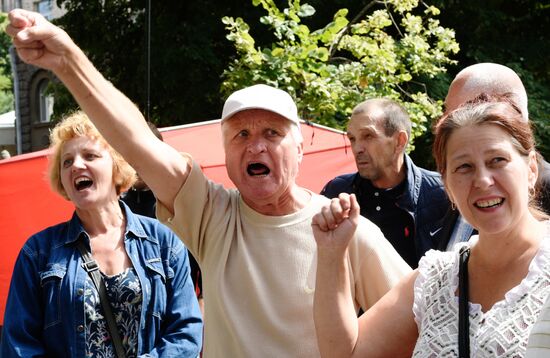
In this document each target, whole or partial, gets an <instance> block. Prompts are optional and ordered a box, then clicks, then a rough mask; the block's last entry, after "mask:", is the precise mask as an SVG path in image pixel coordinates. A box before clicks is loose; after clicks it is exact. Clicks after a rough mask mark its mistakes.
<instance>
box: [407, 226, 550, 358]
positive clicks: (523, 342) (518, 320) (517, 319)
mask: <svg viewBox="0 0 550 358" xmlns="http://www.w3.org/2000/svg"><path fill="white" fill-rule="evenodd" d="M548 228H550V225H549V224H548V222H547V232H546V234H545V237H544V239H543V241H542V243H541V247H540V249H539V251H538V252H537V254H536V255H535V257H534V258H533V260H532V261H531V264H530V265H529V272H528V274H527V276H526V277H525V278H524V279H523V280H522V281H521V283H520V284H519V285H518V286H516V287H514V288H512V289H511V290H510V291H508V292H507V293H506V295H505V296H504V299H503V300H501V301H499V302H497V303H495V304H494V306H493V307H492V308H491V309H490V310H489V311H487V312H485V313H483V312H482V311H481V305H479V304H476V303H471V302H470V305H469V306H470V307H469V308H470V354H471V356H472V357H491V358H494V357H523V356H524V355H525V349H526V346H527V339H528V336H529V332H530V330H531V327H532V326H533V324H534V323H535V321H536V320H537V318H538V316H539V313H540V310H541V308H542V306H543V304H544V302H545V301H546V298H547V297H548V294H549V293H550V233H549V230H548ZM477 239H478V237H477V236H474V237H472V239H470V242H463V243H458V244H457V245H456V246H455V248H454V249H453V251H452V252H439V251H435V250H430V251H429V252H427V253H426V256H424V257H423V258H422V259H421V260H420V263H419V268H418V270H419V275H418V278H417V279H416V282H415V285H414V305H413V312H414V316H415V321H416V324H417V325H418V332H419V336H418V341H417V342H416V347H415V349H414V353H413V357H458V297H457V296H456V294H455V292H456V290H457V288H458V251H459V250H460V248H461V247H462V246H465V245H472V244H473V243H475V242H476V241H477Z"/></svg>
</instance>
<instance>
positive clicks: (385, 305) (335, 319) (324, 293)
mask: <svg viewBox="0 0 550 358" xmlns="http://www.w3.org/2000/svg"><path fill="white" fill-rule="evenodd" d="M358 216H359V205H358V204H357V201H356V199H355V196H354V195H351V196H350V195H348V194H340V196H339V197H338V199H332V201H331V203H330V205H327V206H325V207H324V208H323V209H322V211H321V212H320V213H319V214H317V215H316V216H315V217H314V218H313V220H312V227H313V233H314V236H315V240H316V242H317V259H318V262H317V278H316V286H315V298H314V307H313V309H314V320H315V329H316V332H317V341H318V343H319V350H320V352H321V356H323V357H410V356H411V354H412V351H413V348H414V344H415V342H416V340H417V338H418V330H417V327H416V323H415V321H414V315H413V311H412V307H413V301H414V292H413V286H414V281H415V279H416V276H417V272H416V271H413V272H412V273H410V274H409V275H407V276H406V277H404V278H403V279H402V280H401V281H400V282H399V284H397V285H396V286H395V287H394V288H393V289H392V290H390V292H388V293H387V294H386V295H385V296H384V297H382V299H380V301H378V302H377V303H376V304H375V305H374V306H373V307H372V308H371V309H369V310H368V311H367V312H366V313H365V314H363V315H362V316H361V317H360V318H359V319H358V318H357V314H356V312H355V308H354V304H353V299H352V295H351V284H350V280H349V272H348V270H349V267H348V264H347V260H346V256H347V254H348V251H347V246H348V244H349V241H350V240H351V238H352V237H353V234H354V232H355V228H356V227H357V217H358Z"/></svg>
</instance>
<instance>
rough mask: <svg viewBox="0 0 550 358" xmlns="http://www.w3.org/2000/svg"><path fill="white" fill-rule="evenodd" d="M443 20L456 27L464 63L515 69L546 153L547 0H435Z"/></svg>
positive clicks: (549, 128) (549, 111)
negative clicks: (527, 98) (504, 66)
mask: <svg viewBox="0 0 550 358" xmlns="http://www.w3.org/2000/svg"><path fill="white" fill-rule="evenodd" d="M432 3H433V4H435V5H436V6H438V7H440V8H441V9H442V11H443V13H442V15H443V16H442V18H441V22H442V23H443V24H444V25H445V26H450V27H452V28H454V29H455V30H456V33H457V39H458V41H459V42H460V44H461V48H462V51H461V53H460V54H459V55H458V57H457V60H458V61H459V66H455V67H454V68H451V69H450V72H451V73H452V74H453V75H454V74H455V73H457V72H458V71H459V70H461V69H462V68H464V67H466V66H468V65H470V64H473V63H479V62H496V63H500V64H503V65H506V66H508V67H510V68H512V69H513V70H514V71H516V72H517V73H518V74H519V76H520V77H521V79H522V81H523V83H524V85H525V87H526V89H527V95H528V97H529V115H530V118H531V121H532V122H533V124H534V128H535V134H536V137H537V148H538V149H539V150H540V151H541V153H542V154H543V156H544V157H545V158H546V159H548V158H550V140H549V139H550V121H549V116H550V87H549V85H548V83H550V62H549V61H548V60H547V59H548V57H550V46H548V44H549V43H550V3H549V2H548V1H533V0H490V1H477V0H460V1H458V0H451V1H448V0H433V1H432Z"/></svg>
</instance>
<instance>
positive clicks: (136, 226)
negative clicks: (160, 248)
mask: <svg viewBox="0 0 550 358" xmlns="http://www.w3.org/2000/svg"><path fill="white" fill-rule="evenodd" d="M118 203H119V205H120V207H121V209H122V210H123V211H124V215H125V216H126V230H125V233H124V236H125V238H124V240H125V241H126V240H129V239H131V238H141V239H145V240H149V241H152V242H154V243H158V239H157V238H155V237H152V236H148V235H147V234H146V233H145V230H144V229H143V226H142V225H141V223H140V222H139V220H138V218H137V217H136V215H135V214H134V213H132V211H131V210H130V208H128V206H127V205H126V204H125V203H124V202H123V201H121V200H119V201H118ZM81 235H85V237H88V233H87V232H86V230H84V227H83V226H82V222H81V221H80V218H79V217H78V215H77V213H76V211H75V212H74V213H73V216H72V218H71V220H70V221H69V228H68V230H67V236H66V238H65V242H64V244H65V245H67V244H71V243H73V242H75V241H76V240H77V239H78V238H80V236H81Z"/></svg>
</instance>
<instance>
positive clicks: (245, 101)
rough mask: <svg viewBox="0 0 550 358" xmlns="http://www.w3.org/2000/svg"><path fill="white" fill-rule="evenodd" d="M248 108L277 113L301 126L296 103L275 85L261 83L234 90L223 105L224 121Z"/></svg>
mask: <svg viewBox="0 0 550 358" xmlns="http://www.w3.org/2000/svg"><path fill="white" fill-rule="evenodd" d="M247 109H264V110H266V111H270V112H273V113H277V114H279V115H281V116H283V117H285V118H286V119H288V120H289V121H291V122H293V123H295V124H296V125H298V126H300V118H299V117H298V109H297V108H296V103H294V100H293V99H292V97H290V95H289V94H288V93H287V92H285V91H283V90H280V89H278V88H275V87H271V86H268V85H264V84H259V85H254V86H250V87H246V88H243V89H240V90H238V91H235V92H233V93H232V94H231V95H230V96H229V97H227V100H226V101H225V103H224V105H223V111H222V122H223V121H225V120H226V119H228V118H230V117H231V116H233V115H234V114H236V113H238V112H240V111H244V110H247Z"/></svg>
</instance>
